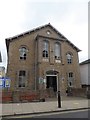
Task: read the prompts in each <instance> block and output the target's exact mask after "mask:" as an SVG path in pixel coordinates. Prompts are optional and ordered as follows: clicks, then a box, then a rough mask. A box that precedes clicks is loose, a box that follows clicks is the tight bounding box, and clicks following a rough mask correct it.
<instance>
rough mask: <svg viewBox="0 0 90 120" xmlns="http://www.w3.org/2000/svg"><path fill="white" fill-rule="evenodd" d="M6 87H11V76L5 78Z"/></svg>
mask: <svg viewBox="0 0 90 120" xmlns="http://www.w3.org/2000/svg"><path fill="white" fill-rule="evenodd" d="M5 87H10V79H9V78H6V79H5Z"/></svg>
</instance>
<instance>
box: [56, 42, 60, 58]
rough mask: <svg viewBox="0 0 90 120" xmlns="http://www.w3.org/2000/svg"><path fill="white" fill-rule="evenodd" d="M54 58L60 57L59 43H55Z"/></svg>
mask: <svg viewBox="0 0 90 120" xmlns="http://www.w3.org/2000/svg"><path fill="white" fill-rule="evenodd" d="M55 59H60V43H55Z"/></svg>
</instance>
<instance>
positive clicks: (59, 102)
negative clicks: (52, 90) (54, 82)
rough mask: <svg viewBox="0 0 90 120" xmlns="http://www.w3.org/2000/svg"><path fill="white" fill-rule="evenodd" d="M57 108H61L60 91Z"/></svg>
mask: <svg viewBox="0 0 90 120" xmlns="http://www.w3.org/2000/svg"><path fill="white" fill-rule="evenodd" d="M58 108H61V96H60V91H58Z"/></svg>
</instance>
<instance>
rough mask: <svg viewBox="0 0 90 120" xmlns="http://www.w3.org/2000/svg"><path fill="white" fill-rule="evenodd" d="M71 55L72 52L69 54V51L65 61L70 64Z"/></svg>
mask: <svg viewBox="0 0 90 120" xmlns="http://www.w3.org/2000/svg"><path fill="white" fill-rule="evenodd" d="M72 57H73V56H72V54H70V53H68V54H67V63H68V64H72Z"/></svg>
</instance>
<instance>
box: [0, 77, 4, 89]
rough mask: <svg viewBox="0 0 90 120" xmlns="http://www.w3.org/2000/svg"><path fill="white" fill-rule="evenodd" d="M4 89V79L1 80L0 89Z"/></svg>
mask: <svg viewBox="0 0 90 120" xmlns="http://www.w3.org/2000/svg"><path fill="white" fill-rule="evenodd" d="M3 87H4V79H3V78H0V88H3Z"/></svg>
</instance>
